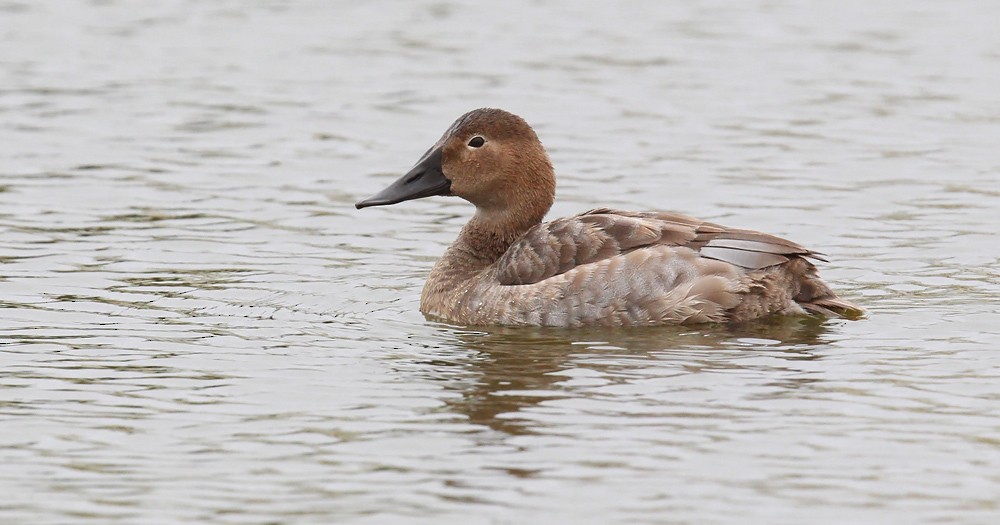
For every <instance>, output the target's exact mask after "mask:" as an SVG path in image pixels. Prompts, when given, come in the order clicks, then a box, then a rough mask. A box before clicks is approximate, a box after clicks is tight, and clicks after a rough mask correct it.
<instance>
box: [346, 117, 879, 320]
mask: <svg viewBox="0 0 1000 525" xmlns="http://www.w3.org/2000/svg"><path fill="white" fill-rule="evenodd" d="M431 195H456V196H459V197H462V198H465V199H466V200H468V201H470V202H471V203H473V204H474V205H476V213H475V215H474V216H473V217H472V219H471V220H470V221H469V223H468V224H466V226H465V227H464V228H463V229H462V231H461V232H460V233H459V236H458V238H457V239H456V240H455V242H454V243H453V244H452V245H451V246H450V247H449V248H448V249H447V250H446V251H445V253H444V255H443V256H442V257H441V259H440V260H439V261H438V262H437V264H435V266H434V268H433V269H432V270H431V273H430V276H429V277H428V279H427V282H426V284H425V285H424V289H423V293H422V294H421V300H420V309H421V311H422V312H423V313H424V314H425V315H428V316H432V317H436V318H440V319H444V320H447V321H450V322H454V323H460V324H466V325H508V326H562V327H579V326H649V325H665V324H696V323H723V322H726V323H739V322H745V321H750V320H753V319H757V318H761V317H766V316H770V315H788V314H807V313H810V314H820V315H827V316H840V317H847V318H857V317H860V316H861V315H862V314H863V312H862V310H861V309H860V308H858V307H857V306H854V305H853V304H851V303H849V302H847V301H844V300H842V299H840V298H839V297H837V295H836V294H835V293H834V292H833V291H832V290H830V288H829V287H828V286H827V285H826V284H825V283H824V282H823V281H822V280H820V279H819V277H818V275H817V271H816V267H815V265H814V264H813V263H812V260H824V259H823V258H822V256H821V255H820V254H818V253H816V252H812V251H810V250H807V249H805V248H803V247H801V246H799V245H798V244H795V243H793V242H791V241H787V240H785V239H781V238H779V237H775V236H773V235H768V234H765V233H760V232H755V231H751V230H742V229H732V228H726V227H724V226H720V225H718V224H713V223H709V222H705V221H701V220H698V219H695V218H693V217H689V216H686V215H681V214H675V213H667V212H632V211H621V210H612V209H607V208H601V209H596V210H591V211H588V212H585V213H581V214H579V215H576V216H573V217H566V218H561V219H557V220H554V221H550V222H544V223H543V222H542V218H543V217H544V215H545V213H546V212H548V210H549V208H550V207H551V205H552V202H553V199H554V195H555V176H554V172H553V169H552V166H551V163H550V162H549V159H548V156H547V154H546V153H545V151H544V149H543V148H542V146H541V143H540V142H539V140H538V138H537V136H536V135H535V133H534V131H533V130H532V129H531V128H530V127H529V126H528V125H527V123H525V122H524V121H523V120H522V119H521V118H520V117H517V116H516V115H513V114H511V113H508V112H506V111H502V110H497V109H479V110H475V111H472V112H469V113H467V114H466V115H463V116H462V117H461V118H459V119H458V120H457V121H456V122H455V124H453V125H452V126H451V128H449V129H448V131H446V132H445V134H444V136H443V137H442V138H441V139H440V140H439V141H438V143H437V144H435V145H434V146H433V147H432V148H431V149H430V150H428V152H427V153H426V154H425V155H424V157H423V158H421V160H420V161H419V162H418V163H417V164H416V166H414V167H413V169H411V170H410V172H409V173H407V174H406V175H404V176H403V177H402V178H401V179H399V180H398V181H396V182H395V183H394V184H393V185H391V186H389V187H388V188H386V189H385V190H383V191H382V192H380V193H378V194H376V195H375V196H373V197H371V198H369V199H366V200H364V201H361V202H359V203H358V204H357V207H358V208H363V207H367V206H377V205H385V204H395V203H397V202H401V201H404V200H410V199H414V198H421V197H426V196H431Z"/></svg>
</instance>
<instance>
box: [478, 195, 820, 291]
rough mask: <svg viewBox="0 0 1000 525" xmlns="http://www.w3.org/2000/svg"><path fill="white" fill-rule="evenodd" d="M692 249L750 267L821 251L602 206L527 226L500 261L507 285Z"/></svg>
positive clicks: (710, 225)
mask: <svg viewBox="0 0 1000 525" xmlns="http://www.w3.org/2000/svg"><path fill="white" fill-rule="evenodd" d="M655 245H667V246H681V247H686V248H690V249H691V250H693V251H695V252H697V253H698V254H699V255H700V256H701V257H705V258H707V259H715V260H718V261H722V262H726V263H729V264H732V265H734V266H738V267H741V268H744V269H745V270H747V271H750V270H759V269H761V268H766V267H769V266H775V265H779V264H784V263H786V262H788V261H789V260H790V259H791V258H796V257H806V258H811V259H817V260H825V259H823V257H822V255H821V254H819V253H817V252H813V251H810V250H807V249H805V248H803V247H802V246H799V245H798V244H796V243H794V242H791V241H788V240H785V239H782V238H780V237H775V236H774V235H768V234H766V233H761V232H756V231H752V230H740V229H731V228H726V227H724V226H720V225H718V224H713V223H710V222H705V221H701V220H698V219H695V218H693V217H689V216H687V215H682V214H677V213H667V212H632V211H621V210H613V209H609V208H598V209H595V210H590V211H588V212H584V213H581V214H580V215H576V216H573V217H566V218H563V219H557V220H554V221H551V222H546V223H542V224H539V225H537V226H535V227H533V228H531V229H530V230H528V231H527V232H526V233H525V234H524V235H523V236H522V237H521V238H520V239H518V240H517V241H515V242H514V244H512V245H511V246H510V248H508V249H507V252H506V253H504V255H503V256H501V257H500V260H498V261H497V265H496V268H497V278H498V280H499V281H500V283H501V284H504V285H519V284H533V283H537V282H540V281H542V280H545V279H548V278H549V277H553V276H555V275H559V274H563V273H566V272H568V271H569V270H571V269H573V268H576V267H577V266H581V265H584V264H589V263H593V262H597V261H601V260H604V259H608V258H610V257H614V256H616V255H621V254H625V253H628V252H630V251H633V250H637V249H640V248H643V247H647V246H655Z"/></svg>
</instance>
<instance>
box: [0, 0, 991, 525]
mask: <svg viewBox="0 0 1000 525" xmlns="http://www.w3.org/2000/svg"><path fill="white" fill-rule="evenodd" d="M998 20H1000V4H998V3H997V2H994V1H987V0H984V1H955V2H938V1H932V0H920V1H913V0H898V1H893V0H886V1H876V2H868V1H853V0H852V1H847V2H822V3H821V2H793V1H780V0H778V1H775V0H755V1H748V2H723V1H711V0H704V1H697V2H673V3H669V4H667V3H663V2H652V1H650V2H628V3H624V2H623V3H611V2H607V3H590V2H576V1H569V0H565V1H531V0H517V1H508V2H471V1H453V0H443V1H440V2H407V3H403V2H388V1H372V2H346V1H344V2H323V1H319V0H315V1H299V2H278V1H248V0H227V1H213V2H198V1H194V0H188V1H181V0H170V1H160V2H142V1H138V0H134V1H125V0H121V1H114V0H108V1H93V2H84V1H76V0H66V1H58V0H47V1H38V0H0V42H2V44H3V45H2V46H0V264H2V271H0V465H3V469H2V474H0V523H11V524H14V523H32V524H56V523H101V524H117V523H221V524H229V523H259V524H264V523H360V524H382V523H387V524H392V523H420V524H424V523H426V524H443V523H456V524H459V523H460V524H478V523H483V524H513V523H594V524H609V523H698V524H706V523H803V522H809V523H962V524H969V523H983V524H987V523H989V524H992V523H997V522H998V521H1000V235H998V226H1000V211H998V210H1000V31H998V29H997V27H998V26H997V21H998ZM480 106H495V107H502V108H505V109H508V110H510V111H513V112H515V113H518V114H521V115H522V116H524V117H525V118H526V119H527V120H528V121H529V122H530V123H532V124H533V125H534V126H535V128H536V130H537V131H538V133H539V135H540V136H541V138H542V140H543V142H544V143H545V144H546V146H547V147H548V149H549V151H550V153H551V155H552V158H553V162H554V163H555V165H556V169H557V173H558V174H559V177H560V178H559V182H560V186H559V191H558V196H557V199H558V203H557V204H556V206H555V207H554V209H553V212H552V214H551V215H552V216H553V217H556V216H561V215H566V214H571V213H576V212H580V211H583V210H586V209H589V208H592V207H597V206H602V205H608V206H616V207H623V208H629V209H664V210H673V211H681V212H685V213H689V214H692V215H696V216H700V217H703V218H706V219H711V220H713V221H716V222H722V223H724V224H728V225H733V226H741V227H747V228H754V229H759V230H764V231H767V232H770V233H775V234H779V235H783V236H786V237H788V238H790V239H793V240H796V241H798V242H800V243H802V244H804V245H806V246H808V247H810V248H814V249H816V250H819V251H822V252H825V253H826V254H828V255H829V257H830V259H831V263H830V264H824V265H822V267H821V271H822V275H823V276H824V277H825V278H826V279H827V280H828V281H829V282H830V283H831V285H832V286H833V287H834V288H835V289H836V290H838V291H839V292H840V293H841V294H842V295H843V296H844V297H845V298H847V299H849V300H852V301H856V302H857V303H859V304H861V305H863V306H864V307H865V308H867V309H868V311H869V317H868V318H867V319H865V320H862V321H857V322H848V321H842V320H828V321H808V320H802V319H793V320H787V321H786V322H780V323H769V324H762V325H758V326H754V327H750V328H747V329H742V330H726V329H722V328H714V329H712V328H701V327H694V328H682V329H678V328H660V329H644V330H620V331H601V330H578V331H564V330H541V329H538V330H502V329H498V330H479V329H468V328H465V327H460V326H448V325H445V324H441V323H438V322H432V321H428V320H425V319H424V318H423V316H421V315H420V313H419V312H418V310H417V308H418V301H419V294H420V288H421V285H422V282H423V279H424V277H425V275H426V274H427V272H428V271H429V269H430V267H431V265H432V264H433V262H434V260H435V259H436V257H438V256H439V255H440V254H441V253H442V252H443V250H444V249H445V247H446V246H447V245H448V243H450V241H451V240H452V239H453V238H454V236H455V235H456V233H457V232H458V230H459V228H460V227H461V225H462V224H463V223H464V221H465V220H466V219H467V218H468V217H469V216H470V214H471V208H470V207H469V206H468V205H466V204H464V203H463V202H461V201H459V200H457V199H446V198H434V199H427V200H424V201H419V202H411V203H405V204H401V205H398V206H393V207H387V208H377V209H370V210H363V211H357V210H355V209H354V207H353V203H354V202H355V201H356V200H358V199H360V198H362V197H366V196H368V195H370V194H372V193H374V192H375V191H377V190H378V189H381V187H383V186H384V185H386V184H387V183H388V182H390V181H391V180H394V179H395V178H396V177H397V176H398V175H400V174H401V173H403V172H405V171H406V170H407V169H408V168H409V166H410V165H411V164H412V163H413V162H415V161H416V160H417V158H418V157H419V156H420V154H421V153H422V152H423V151H424V150H425V149H426V148H427V147H428V146H430V145H431V144H432V143H433V142H434V141H435V140H437V138H438V137H439V136H440V134H441V133H442V132H443V131H444V129H445V128H446V127H447V126H448V125H449V124H450V123H451V122H452V120H454V119H455V118H456V117H457V116H459V115H460V114H462V113H464V112H465V111H467V110H469V109H473V108H476V107H480Z"/></svg>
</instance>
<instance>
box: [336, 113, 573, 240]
mask: <svg viewBox="0 0 1000 525" xmlns="http://www.w3.org/2000/svg"><path fill="white" fill-rule="evenodd" d="M555 185H556V182H555V175H554V173H553V171H552V164H551V163H550V162H549V157H548V155H547V154H546V153H545V149H544V148H542V143H541V142H540V141H539V140H538V136H537V135H535V132H534V130H532V129H531V127H530V126H528V123H527V122H525V121H524V119H522V118H521V117H518V116H517V115H514V114H512V113H508V112H506V111H503V110H501V109H489V108H484V109H477V110H474V111H470V112H468V113H466V114H465V115H462V116H461V117H460V118H459V119H458V120H456V121H455V123H454V124H452V125H451V127H450V128H448V130H447V131H445V133H444V135H443V136H442V137H441V139H440V140H438V142H437V143H436V144H434V146H432V147H431V149H429V150H427V153H425V154H424V156H423V157H421V159H420V160H419V161H418V162H417V164H416V165H415V166H413V168H412V169H411V170H410V171H409V172H408V173H407V174H406V175H404V176H403V177H402V178H400V179H399V180H397V181H396V182H394V183H393V184H392V185H390V186H389V187H388V188H386V189H384V190H382V191H380V192H379V193H377V194H375V195H373V196H372V197H369V198H367V199H365V200H363V201H360V202H358V203H357V204H355V206H356V207H358V208H359V209H360V208H365V207H368V206H383V205H388V204H396V203H398V202H403V201H408V200H412V199H420V198H423V197H430V196H432V195H454V196H457V197H461V198H463V199H465V200H467V201H469V202H471V203H472V204H475V205H476V208H477V210H478V215H481V216H489V217H494V218H496V219H500V218H504V219H507V220H511V219H514V220H516V222H523V221H531V222H533V223H537V222H538V221H540V220H541V219H542V217H544V216H545V213H546V212H548V210H549V207H550V206H552V200H553V198H554V196H555Z"/></svg>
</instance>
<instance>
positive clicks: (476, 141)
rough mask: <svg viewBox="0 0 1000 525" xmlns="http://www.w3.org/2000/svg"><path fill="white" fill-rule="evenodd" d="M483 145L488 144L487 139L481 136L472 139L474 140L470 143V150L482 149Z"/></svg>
mask: <svg viewBox="0 0 1000 525" xmlns="http://www.w3.org/2000/svg"><path fill="white" fill-rule="evenodd" d="M483 144H486V139H484V138H483V137H479V136H475V137H472V140H470V141H469V147H470V148H481V147H483Z"/></svg>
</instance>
